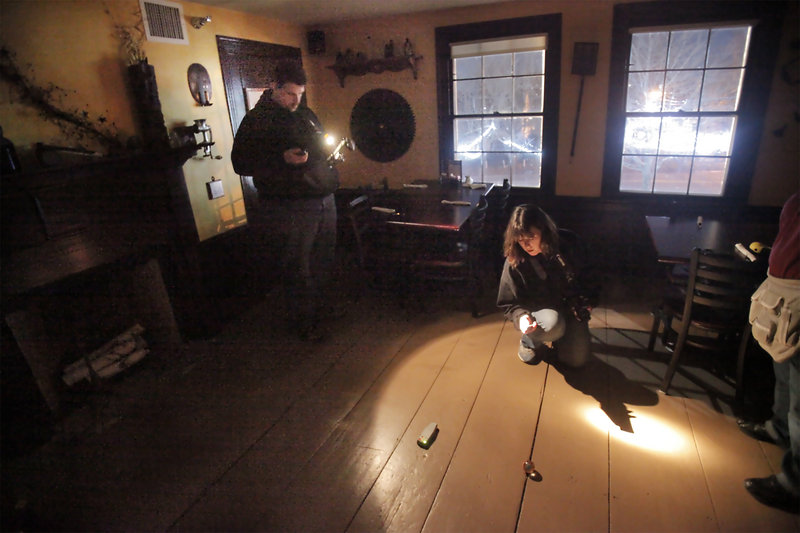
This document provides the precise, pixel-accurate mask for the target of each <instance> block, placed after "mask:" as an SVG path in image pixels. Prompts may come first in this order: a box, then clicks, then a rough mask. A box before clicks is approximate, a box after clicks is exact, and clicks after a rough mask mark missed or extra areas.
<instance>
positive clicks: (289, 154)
mask: <svg viewBox="0 0 800 533" xmlns="http://www.w3.org/2000/svg"><path fill="white" fill-rule="evenodd" d="M283 160H284V161H286V162H287V163H288V164H290V165H302V164H303V163H305V162H306V161H308V152H306V151H305V150H303V149H302V148H289V149H288V150H286V151H285V152H283Z"/></svg>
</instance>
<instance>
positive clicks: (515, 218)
mask: <svg viewBox="0 0 800 533" xmlns="http://www.w3.org/2000/svg"><path fill="white" fill-rule="evenodd" d="M533 228H536V229H538V230H539V231H541V232H542V244H541V246H542V253H543V254H544V255H545V257H552V256H553V255H555V254H556V253H558V228H557V227H556V224H555V222H553V219H552V218H550V215H548V214H547V213H545V212H544V211H542V209H540V208H539V207H538V206H535V205H533V204H522V205H519V206H517V207H515V208H514V211H512V212H511V218H510V219H509V221H508V226H507V227H506V233H505V240H504V241H503V255H505V257H506V259H508V262H509V264H510V265H511V266H514V267H515V266H517V265H519V264H520V263H521V262H522V260H523V259H524V258H526V257H528V254H527V252H525V250H523V249H522V247H521V246H520V245H519V240H520V239H521V238H523V237H527V236H529V235H530V234H531V229H533Z"/></svg>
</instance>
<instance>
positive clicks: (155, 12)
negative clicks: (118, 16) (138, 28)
mask: <svg viewBox="0 0 800 533" xmlns="http://www.w3.org/2000/svg"><path fill="white" fill-rule="evenodd" d="M139 4H140V5H141V8H142V19H143V20H144V31H145V34H147V40H148V41H154V42H159V43H175V44H189V39H188V38H187V37H186V23H184V21H183V6H181V5H180V4H178V3H175V2H169V1H168V0H139Z"/></svg>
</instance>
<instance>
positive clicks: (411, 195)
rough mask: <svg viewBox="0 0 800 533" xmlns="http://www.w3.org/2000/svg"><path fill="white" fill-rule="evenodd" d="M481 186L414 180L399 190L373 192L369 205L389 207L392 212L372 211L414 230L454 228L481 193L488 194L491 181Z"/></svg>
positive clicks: (458, 224)
mask: <svg viewBox="0 0 800 533" xmlns="http://www.w3.org/2000/svg"><path fill="white" fill-rule="evenodd" d="M482 185H484V187H480V188H478V187H476V188H471V187H464V186H461V185H440V184H439V183H437V182H423V181H417V182H415V183H413V184H411V186H406V187H404V188H402V189H392V190H389V191H384V192H381V193H378V194H376V195H375V197H374V198H373V200H372V204H373V207H378V208H386V209H393V210H394V213H382V212H381V211H379V210H374V212H375V213H376V216H382V217H384V219H385V221H386V223H387V224H391V225H393V226H403V227H409V228H418V229H431V230H444V231H458V230H459V229H461V227H462V226H463V225H464V223H465V222H466V221H467V219H469V216H470V215H471V214H472V212H473V211H474V209H475V208H476V207H477V206H478V202H479V201H480V198H481V196H483V195H488V194H489V192H490V191H491V190H492V187H493V186H494V184H492V183H486V184H482ZM442 201H445V202H469V205H449V204H446V203H442Z"/></svg>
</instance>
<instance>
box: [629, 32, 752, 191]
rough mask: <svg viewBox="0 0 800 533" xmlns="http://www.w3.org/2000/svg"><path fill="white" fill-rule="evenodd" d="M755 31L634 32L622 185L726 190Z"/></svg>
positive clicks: (643, 188) (650, 188) (645, 188)
mask: <svg viewBox="0 0 800 533" xmlns="http://www.w3.org/2000/svg"><path fill="white" fill-rule="evenodd" d="M751 30H752V27H751V26H750V25H734V26H728V27H711V28H690V29H672V30H648V31H634V32H632V37H631V47H630V57H629V62H628V79H627V94H626V98H625V135H624V141H623V146H622V161H621V165H620V184H619V188H620V191H624V192H633V193H653V194H683V195H699V196H721V195H722V194H723V192H724V190H725V183H726V178H727V176H728V169H729V168H730V159H731V155H732V150H733V141H734V138H735V134H736V127H737V124H738V111H739V98H740V95H741V92H742V81H743V79H744V73H745V65H746V63H747V53H748V45H749V43H750V34H751Z"/></svg>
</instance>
